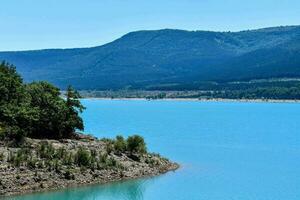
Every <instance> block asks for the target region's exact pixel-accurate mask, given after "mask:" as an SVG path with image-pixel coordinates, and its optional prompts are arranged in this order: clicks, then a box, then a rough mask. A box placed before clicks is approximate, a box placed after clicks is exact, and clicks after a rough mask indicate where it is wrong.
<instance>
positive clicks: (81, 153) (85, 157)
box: [75, 147, 91, 167]
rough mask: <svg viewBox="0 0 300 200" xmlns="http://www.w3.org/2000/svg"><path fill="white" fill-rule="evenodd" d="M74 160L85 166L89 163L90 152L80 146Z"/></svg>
mask: <svg viewBox="0 0 300 200" xmlns="http://www.w3.org/2000/svg"><path fill="white" fill-rule="evenodd" d="M75 162H76V164H77V165H78V166H80V167H87V166H89V165H90V163H91V156H90V153H89V152H88V151H87V150H85V149H83V148H82V147H80V148H79V149H78V151H77V153H76V155H75Z"/></svg>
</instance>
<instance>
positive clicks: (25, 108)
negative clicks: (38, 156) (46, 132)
mask: <svg viewBox="0 0 300 200" xmlns="http://www.w3.org/2000/svg"><path fill="white" fill-rule="evenodd" d="M29 104H30V103H29V99H28V98H27V95H26V93H25V87H24V84H23V80H22V78H21V76H20V75H19V74H18V73H17V71H16V68H15V67H14V66H13V65H10V64H8V63H6V62H2V63H1V64H0V122H1V124H2V125H1V126H2V128H1V129H2V132H3V133H4V134H6V135H8V136H10V137H14V138H15V139H17V140H20V139H21V138H22V136H24V135H26V133H27V132H28V131H29V129H30V123H31V121H33V120H35V119H36V113H35V110H34V109H31V108H30V106H29Z"/></svg>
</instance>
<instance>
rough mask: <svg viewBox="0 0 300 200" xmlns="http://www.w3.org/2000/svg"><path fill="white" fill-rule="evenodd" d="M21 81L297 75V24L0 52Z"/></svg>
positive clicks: (196, 81) (141, 34) (151, 84)
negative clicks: (95, 44) (21, 76)
mask: <svg viewBox="0 0 300 200" xmlns="http://www.w3.org/2000/svg"><path fill="white" fill-rule="evenodd" d="M0 60H6V61H8V62H10V63H13V64H14V65H16V66H17V70H18V71H19V72H20V73H21V74H22V75H23V77H25V80H26V81H33V80H48V81H50V82H52V83H54V84H56V85H58V86H59V87H61V88H65V87H66V86H67V85H69V84H71V85H73V86H74V87H76V88H77V89H98V90H103V89H122V88H134V89H151V88H156V89H157V88H160V87H162V88H164V87H165V88H168V89H172V88H173V87H174V88H178V87H180V86H184V85H193V89H197V87H198V86H199V87H200V86H201V85H203V84H205V83H207V82H220V83H222V82H229V81H247V80H251V79H268V78H299V77H300V26H286V27H274V28H266V29H259V30H251V31H241V32H209V31H183V30H170V29H165V30H156V31H137V32H132V33H129V34H126V35H124V36H123V37H121V38H120V39H117V40H115V41H113V42H111V43H108V44H106V45H103V46H98V47H92V48H79V49H50V50H37V51H19V52H0Z"/></svg>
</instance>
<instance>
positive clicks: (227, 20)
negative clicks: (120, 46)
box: [0, 0, 300, 51]
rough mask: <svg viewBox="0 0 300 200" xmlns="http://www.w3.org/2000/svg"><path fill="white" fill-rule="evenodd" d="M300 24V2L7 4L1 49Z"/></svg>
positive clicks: (0, 16)
mask: <svg viewBox="0 0 300 200" xmlns="http://www.w3.org/2000/svg"><path fill="white" fill-rule="evenodd" d="M297 24H300V0H1V4H0V27H1V30H0V51H7V50H24V49H43V48H72V47H89V46H97V45H100V44H104V43H106V42H110V41H112V40H114V39H116V38H118V37H120V36H122V35H123V34H126V33H128V32H131V31H135V30H145V29H147V30H149V29H163V28H176V29H187V30H217V31H219V30H220V31H229V30H230V31H238V30H245V29H255V28H261V27H269V26H278V25H297Z"/></svg>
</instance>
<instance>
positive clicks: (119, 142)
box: [114, 135, 127, 153]
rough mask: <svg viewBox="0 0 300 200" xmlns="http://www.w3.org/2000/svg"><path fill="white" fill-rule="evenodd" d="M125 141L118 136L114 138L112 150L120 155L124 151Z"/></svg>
mask: <svg viewBox="0 0 300 200" xmlns="http://www.w3.org/2000/svg"><path fill="white" fill-rule="evenodd" d="M126 146H127V144H126V141H125V139H124V137H123V136H120V135H118V136H117V137H116V140H115V143H114V149H115V151H116V152H117V153H122V152H125V151H126Z"/></svg>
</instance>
